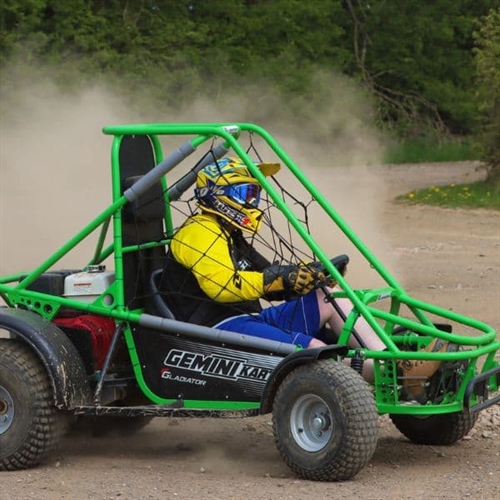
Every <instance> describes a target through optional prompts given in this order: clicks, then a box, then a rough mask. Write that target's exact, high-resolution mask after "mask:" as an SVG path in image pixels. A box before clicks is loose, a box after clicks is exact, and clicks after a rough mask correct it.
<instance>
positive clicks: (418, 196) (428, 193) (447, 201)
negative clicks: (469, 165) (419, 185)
mask: <svg viewBox="0 0 500 500" xmlns="http://www.w3.org/2000/svg"><path fill="white" fill-rule="evenodd" d="M396 199H397V200H398V201H404V202H407V203H412V204H425V205H435V206H439V207H448V208H488V209H491V210H500V192H499V191H498V189H496V190H495V189H494V188H492V187H491V186H489V185H487V184H485V183H484V182H482V181H480V182H474V183H472V184H449V185H446V186H433V187H429V188H425V189H414V190H413V191H410V192H409V193H407V194H404V195H401V196H398V197H397V198H396Z"/></svg>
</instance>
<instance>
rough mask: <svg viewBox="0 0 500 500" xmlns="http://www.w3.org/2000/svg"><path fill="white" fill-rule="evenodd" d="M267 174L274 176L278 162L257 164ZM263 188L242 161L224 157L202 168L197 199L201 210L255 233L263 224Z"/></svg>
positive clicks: (196, 190) (197, 184)
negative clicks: (260, 205) (261, 195)
mask: <svg viewBox="0 0 500 500" xmlns="http://www.w3.org/2000/svg"><path fill="white" fill-rule="evenodd" d="M256 166H257V167H258V168H259V170H260V171H261V172H262V173H263V174H264V175H265V176H269V175H274V174H275V173H276V172H278V170H279V169H280V165H279V164H278V163H260V164H256ZM260 192H261V187H260V184H259V182H258V181H257V179H256V178H255V177H253V175H252V173H251V172H250V170H249V168H248V167H247V166H246V165H245V163H244V162H243V161H242V160H241V159H240V158H223V159H221V160H218V161H216V162H214V163H211V164H210V165H208V166H206V167H205V168H204V169H202V170H201V171H200V172H199V173H198V176H197V178H196V189H195V197H196V199H197V201H198V206H199V207H200V208H201V210H203V211H205V212H209V213H213V214H215V215H218V216H220V217H222V218H223V219H224V220H226V221H227V222H229V223H230V224H232V225H233V226H234V227H236V228H238V229H243V230H244V231H247V232H250V233H255V232H257V231H258V230H259V229H260V226H261V223H262V213H263V212H262V210H259V208H258V206H259V202H260Z"/></svg>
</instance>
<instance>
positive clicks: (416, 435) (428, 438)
mask: <svg viewBox="0 0 500 500" xmlns="http://www.w3.org/2000/svg"><path fill="white" fill-rule="evenodd" d="M390 417H391V420H392V422H393V423H394V425H395V426H396V427H397V429H398V430H399V432H401V434H403V435H404V436H406V437H407V438H408V439H409V440H410V441H412V442H414V443H417V444H426V445H436V446H438V445H450V444H453V443H456V442H457V441H460V439H462V438H463V437H464V436H466V435H467V434H468V433H469V432H470V430H471V429H472V428H473V427H474V425H475V423H476V421H477V417H478V413H470V412H469V411H462V412H459V413H444V414H441V415H429V416H414V415H396V414H393V415H390Z"/></svg>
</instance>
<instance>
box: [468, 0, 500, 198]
mask: <svg viewBox="0 0 500 500" xmlns="http://www.w3.org/2000/svg"><path fill="white" fill-rule="evenodd" d="M475 39H476V42H477V47H476V48H475V49H474V56H475V61H476V67H477V98H478V102H479V110H480V113H479V120H480V123H479V133H478V136H477V143H478V148H479V151H480V154H481V158H482V159H483V160H485V161H486V162H487V163H488V165H489V166H490V171H489V175H488V180H489V182H490V183H491V184H494V185H496V187H497V189H500V8H498V9H496V10H491V11H490V12H489V14H488V15H487V16H486V17H485V18H484V19H483V20H482V22H481V25H480V28H479V30H478V31H477V32H476V33H475Z"/></svg>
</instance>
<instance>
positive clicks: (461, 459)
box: [0, 164, 500, 500]
mask: <svg viewBox="0 0 500 500" xmlns="http://www.w3.org/2000/svg"><path fill="white" fill-rule="evenodd" d="M381 175H382V176H383V180H384V184H385V186H386V187H387V193H384V195H383V196H384V203H383V208H382V210H381V221H380V223H381V227H382V229H383V231H384V237H385V238H386V239H387V240H388V245H387V250H386V254H385V255H380V257H381V259H382V260H383V261H384V262H387V261H388V262H392V263H394V264H395V265H396V267H397V268H401V269H404V274H403V276H402V279H401V281H402V284H403V285H404V286H405V288H406V289H408V290H409V291H410V292H411V293H412V295H414V296H416V297H419V298H421V299H422V300H426V301H428V302H431V303H436V304H439V305H441V306H443V307H446V308H451V309H453V310H456V311H458V312H460V313H463V314H466V315H470V316H472V317H475V318H478V319H481V320H482V321H484V322H486V323H488V324H491V325H492V326H494V327H495V328H496V329H497V330H500V212H491V211H476V210H474V211H467V210H446V209H439V208H432V207H420V206H417V207H415V206H413V207H410V206H405V205H396V204H394V203H393V202H392V201H391V198H392V197H393V196H395V195H397V194H399V193H404V192H406V191H408V190H410V189H412V188H414V187H421V186H428V185H435V184H440V183H441V184H443V183H448V182H464V181H468V180H470V179H474V178H477V177H479V176H480V175H481V172H478V171H476V169H475V166H474V165H473V164H459V165H419V166H405V167H403V166H401V167H387V168H384V169H383V172H382V173H381ZM0 484H1V486H0V497H1V498H2V500H3V499H27V498H37V499H39V500H42V499H47V500H49V499H50V500H54V499H71V500H83V499H90V498H92V499H117V498H120V499H136V500H139V499H173V498H179V499H197V500H198V499H200V500H212V499H213V500H215V499H218V500H219V499H221V500H268V499H269V500H280V499H294V500H295V499H309V498H310V499H315V500H321V499H327V498H343V499H351V498H352V499H354V498H356V499H359V498H367V499H372V500H375V499H382V498H384V499H405V498H406V499H420V498H426V499H429V500H431V499H444V498H446V499H468V500H470V499H473V500H487V499H494V498H500V406H498V405H497V406H496V407H494V408H490V409H489V410H487V411H485V412H483V413H482V414H481V417H480V420H479V422H478V424H477V425H476V427H475V428H474V429H473V431H472V432H471V433H470V435H469V436H467V438H466V439H464V440H463V441H462V442H460V443H458V444H456V445H455V446H452V447H430V446H416V445H413V444H410V443H409V442H408V441H407V440H406V439H405V438H404V437H403V436H402V435H401V434H399V433H398V431H397V430H396V429H395V428H394V427H393V426H392V424H390V423H389V421H388V419H387V418H385V417H382V418H381V419H380V439H379V445H378V448H377V450H376V452H375V455H374V457H373V459H372V461H371V463H370V464H369V466H368V467H366V468H365V469H364V470H363V471H362V472H361V473H360V474H359V475H358V476H356V477H355V478H354V479H353V480H351V481H349V482H344V483H314V482H308V481H302V480H299V479H297V478H296V477H294V476H293V474H292V473H291V472H290V470H289V469H288V468H287V467H286V466H285V464H284V463H283V462H282V461H281V459H280V457H279V456H278V452H277V451H276V448H275V446H274V442H273V438H272V428H271V426H270V416H262V417H258V418H251V419H243V420H241V419H235V420H210V419H205V420H198V419H196V420H194V419H193V420H187V419H178V420H166V419H164V420H163V419H156V420H155V421H154V422H153V423H152V424H150V425H149V426H148V427H146V428H145V429H144V430H143V431H142V432H141V433H139V434H138V435H136V436H134V437H132V438H127V439H123V438H120V437H118V436H112V437H108V438H105V439H104V438H101V439H90V438H89V437H88V436H81V435H80V436H68V437H66V438H65V439H64V441H63V443H62V446H61V448H60V450H59V451H58V453H57V454H56V455H55V457H54V458H53V459H52V460H51V461H49V462H48V463H46V464H45V465H44V466H42V467H39V468H37V469H34V470H30V471H23V472H15V473H3V474H2V475H1V476H0Z"/></svg>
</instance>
